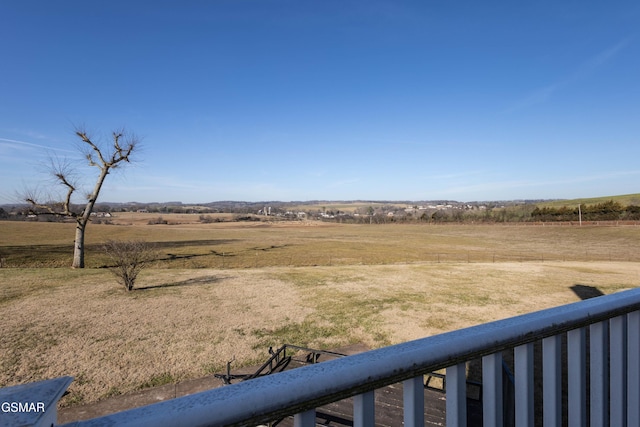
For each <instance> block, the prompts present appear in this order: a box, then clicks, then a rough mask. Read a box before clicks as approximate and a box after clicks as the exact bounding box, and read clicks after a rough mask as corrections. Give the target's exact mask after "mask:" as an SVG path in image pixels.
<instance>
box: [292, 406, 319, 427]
mask: <svg viewBox="0 0 640 427" xmlns="http://www.w3.org/2000/svg"><path fill="white" fill-rule="evenodd" d="M315 426H316V410H315V409H310V410H308V411H305V412H301V413H299V414H295V415H294V416H293V427H315Z"/></svg>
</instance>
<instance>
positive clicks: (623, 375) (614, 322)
mask: <svg viewBox="0 0 640 427" xmlns="http://www.w3.org/2000/svg"><path fill="white" fill-rule="evenodd" d="M626 329H627V317H626V316H617V317H613V318H611V319H610V320H609V348H610V350H609V351H610V353H609V358H610V362H609V366H610V368H609V369H610V374H609V375H610V377H609V385H610V393H611V394H610V397H611V399H610V402H611V404H610V405H611V406H610V408H609V411H610V417H611V422H610V425H612V426H616V427H626V425H627V423H626V418H627V396H626V395H627V372H626V371H627V369H626V368H627V363H626V361H627V345H626V341H627V331H626ZM637 404H638V402H636V405H637Z"/></svg>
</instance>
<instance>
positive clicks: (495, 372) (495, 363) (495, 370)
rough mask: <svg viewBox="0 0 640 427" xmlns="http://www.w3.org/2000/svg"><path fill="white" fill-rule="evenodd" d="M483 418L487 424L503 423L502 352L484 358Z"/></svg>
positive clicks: (496, 424)
mask: <svg viewBox="0 0 640 427" xmlns="http://www.w3.org/2000/svg"><path fill="white" fill-rule="evenodd" d="M482 420H483V425H485V426H501V425H502V421H503V420H502V353H493V354H490V355H488V356H484V357H483V358H482Z"/></svg>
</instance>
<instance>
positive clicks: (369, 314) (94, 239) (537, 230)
mask: <svg viewBox="0 0 640 427" xmlns="http://www.w3.org/2000/svg"><path fill="white" fill-rule="evenodd" d="M171 218H172V217H171V215H167V216H166V219H168V220H170V219H171ZM116 219H117V218H116ZM196 219H197V217H196ZM114 222H115V221H114ZM178 222H181V221H175V224H173V225H171V224H167V225H148V224H147V223H146V221H139V223H137V225H136V223H135V222H134V221H129V222H128V223H131V224H134V225H104V224H92V225H90V226H89V227H88V231H87V239H88V243H89V245H90V250H89V251H88V253H87V263H88V265H89V268H86V269H83V270H72V269H70V268H67V267H66V266H68V265H70V257H71V254H70V252H71V244H72V239H73V224H57V223H13V222H0V236H1V237H0V239H1V240H0V253H2V256H3V257H5V258H6V262H5V263H6V265H7V266H8V268H2V269H0V313H1V315H0V316H1V317H2V325H3V333H2V335H1V337H0V386H7V385H13V384H19V383H24V382H29V381H36V380H40V379H45V378H51V377H56V376H61V375H71V376H73V377H75V381H74V382H73V383H72V385H71V387H70V394H69V395H67V396H66V397H65V398H64V399H63V401H62V404H63V405H65V406H70V405H77V404H82V403H89V402H94V401H97V400H101V399H104V398H107V397H110V396H114V395H118V394H122V393H128V392H131V391H134V390H139V389H142V388H146V387H151V386H155V385H161V384H165V383H170V382H175V381H180V380H184V379H189V378H197V377H201V376H204V375H207V374H210V373H213V372H220V371H222V370H223V369H224V366H225V363H226V362H227V361H228V360H231V359H233V358H234V357H235V361H234V365H233V366H234V367H240V366H243V365H244V366H246V365H251V364H255V363H257V362H258V361H261V360H264V359H265V358H266V356H267V348H268V347H269V346H279V345H281V344H283V343H290V344H298V345H304V346H310V347H316V348H335V347H339V346H342V345H346V344H351V343H364V344H366V345H368V346H370V347H379V346H384V345H389V344H394V343H399V342H403V341H407V340H411V339H415V338H420V337H424V336H428V335H433V334H437V333H440V332H444V331H449V330H453V329H457V328H461V327H465V326H471V325H475V324H479V323H483V322H487V321H491V320H496V319H500V318H505V317H509V316H513V315H517V314H522V313H526V312H531V311H535V310H539V309H542V308H547V307H552V306H557V305H561V304H565V303H569V302H574V301H578V300H579V299H580V297H579V296H578V295H577V294H576V293H575V292H574V291H573V290H572V287H574V289H575V286H577V285H582V286H586V287H590V288H595V289H597V290H598V291H600V292H602V293H605V294H608V293H612V292H617V291H620V290H623V289H629V288H634V287H637V286H638V283H640V265H639V264H638V263H637V261H638V259H637V258H636V257H637V256H638V255H637V254H638V253H639V250H640V228H638V227H582V228H580V227H577V226H576V227H558V226H546V227H542V226H535V227H534V226H495V225H492V226H471V225H448V226H428V225H423V226H420V225H383V226H381V225H378V226H376V225H374V226H359V225H339V224H323V223H273V224H268V223H214V224H199V223H196V222H195V221H192V222H187V221H186V219H185V220H184V221H182V222H183V223H182V224H178ZM107 238H120V239H132V238H139V239H144V240H147V241H150V242H155V243H156V244H157V247H158V252H159V255H158V261H157V262H156V263H155V264H154V265H153V266H152V267H151V268H149V269H147V270H144V271H143V273H142V274H141V277H140V278H139V282H138V287H139V288H138V289H136V290H134V291H133V292H126V291H125V290H124V289H123V287H122V286H121V285H118V284H117V283H116V281H115V278H114V277H113V276H112V275H110V273H109V271H108V270H107V269H104V268H97V267H101V266H103V265H105V263H106V260H105V259H104V258H102V255H101V254H100V252H99V251H98V245H99V244H100V243H101V242H103V241H104V240H106V239H107ZM221 253H224V254H225V256H224V257H223V256H221V255H220V254H221ZM438 257H439V259H438ZM221 260H224V262H225V264H224V265H223V264H222V263H221ZM438 261H439V262H438ZM45 266H59V267H63V268H51V267H47V268H45Z"/></svg>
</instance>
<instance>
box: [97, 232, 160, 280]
mask: <svg viewBox="0 0 640 427" xmlns="http://www.w3.org/2000/svg"><path fill="white" fill-rule="evenodd" d="M103 250H104V252H105V253H106V254H107V256H108V257H109V258H110V259H111V261H112V262H113V265H112V266H111V267H110V270H111V272H112V273H113V274H114V275H115V276H116V277H117V278H118V281H119V282H120V283H121V284H122V285H124V287H125V289H126V290H127V291H131V290H133V287H134V286H135V282H136V279H137V278H138V274H139V273H140V271H142V269H143V268H145V267H146V266H147V265H148V264H149V262H151V261H153V260H154V259H155V251H154V250H153V248H152V246H151V245H150V244H149V243H147V242H143V241H140V240H127V241H123V240H108V241H107V242H106V243H105V244H104V245H103Z"/></svg>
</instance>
